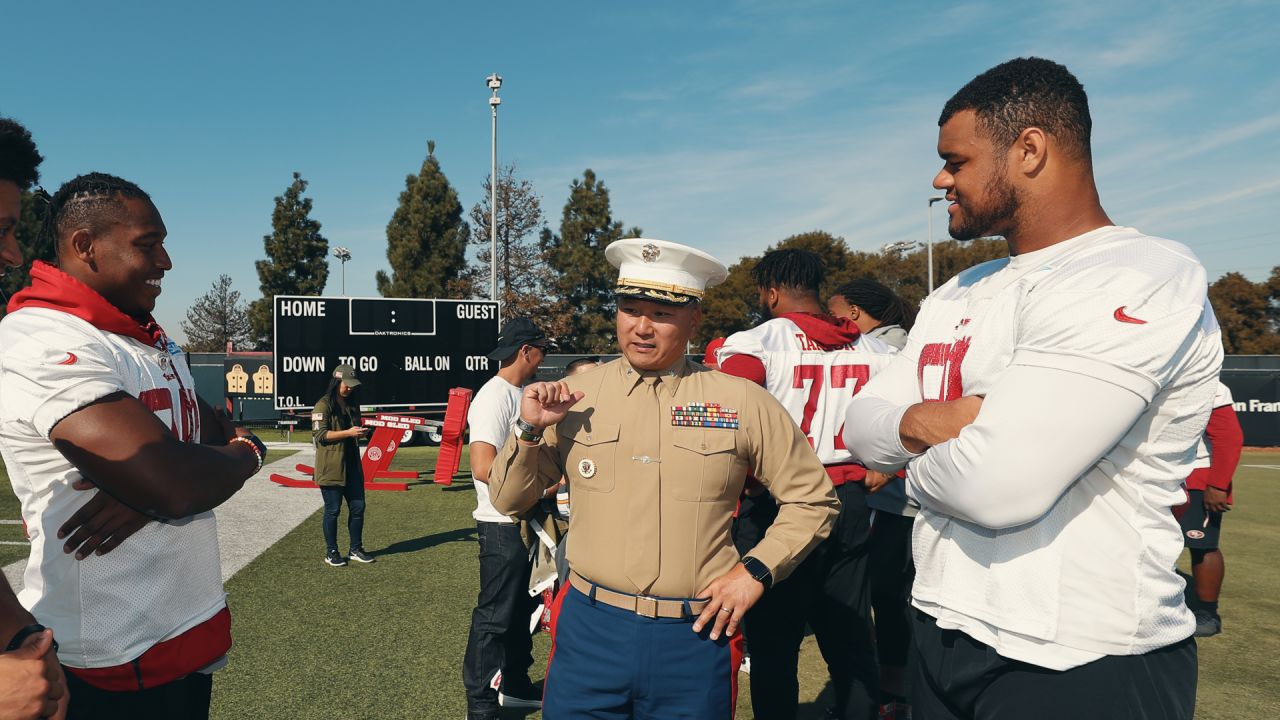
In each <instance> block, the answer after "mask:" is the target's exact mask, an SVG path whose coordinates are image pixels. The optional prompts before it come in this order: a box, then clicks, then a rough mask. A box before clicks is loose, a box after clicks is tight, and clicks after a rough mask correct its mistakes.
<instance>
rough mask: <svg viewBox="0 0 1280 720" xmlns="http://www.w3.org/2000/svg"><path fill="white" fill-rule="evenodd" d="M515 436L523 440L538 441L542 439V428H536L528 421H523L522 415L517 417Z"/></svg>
mask: <svg viewBox="0 0 1280 720" xmlns="http://www.w3.org/2000/svg"><path fill="white" fill-rule="evenodd" d="M516 437H518V438H519V439H520V440H522V441H524V442H531V443H536V442H540V441H541V440H542V429H541V428H536V427H534V426H533V425H531V424H530V423H527V422H525V421H524V418H522V417H517V418H516Z"/></svg>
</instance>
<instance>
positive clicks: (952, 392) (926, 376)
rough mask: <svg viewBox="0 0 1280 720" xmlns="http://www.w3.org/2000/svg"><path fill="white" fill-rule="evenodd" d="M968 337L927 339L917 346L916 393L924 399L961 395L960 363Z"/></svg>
mask: <svg viewBox="0 0 1280 720" xmlns="http://www.w3.org/2000/svg"><path fill="white" fill-rule="evenodd" d="M969 340H970V338H963V339H961V340H957V341H955V342H953V343H929V344H928V345H925V346H924V348H922V349H921V350H920V363H919V367H918V368H917V373H918V377H919V379H920V396H921V397H922V398H924V401H925V402H942V401H944V400H958V399H959V398H960V397H961V396H963V395H964V383H962V382H961V379H960V364H961V363H963V362H964V355H965V353H967V352H969Z"/></svg>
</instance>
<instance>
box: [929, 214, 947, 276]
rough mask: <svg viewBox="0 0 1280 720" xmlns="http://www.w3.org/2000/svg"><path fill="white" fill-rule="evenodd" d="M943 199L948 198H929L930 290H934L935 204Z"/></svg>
mask: <svg viewBox="0 0 1280 720" xmlns="http://www.w3.org/2000/svg"><path fill="white" fill-rule="evenodd" d="M943 200H946V198H943V197H931V198H929V208H928V212H929V237H928V238H926V240H927V241H928V246H929V251H928V252H927V253H926V255H927V256H928V262H929V292H933V204H934V203H936V202H942V201H943Z"/></svg>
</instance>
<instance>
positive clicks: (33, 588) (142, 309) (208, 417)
mask: <svg viewBox="0 0 1280 720" xmlns="http://www.w3.org/2000/svg"><path fill="white" fill-rule="evenodd" d="M48 213H49V214H48V219H47V221H46V223H47V224H46V230H47V231H48V232H50V233H51V234H52V239H53V242H54V248H55V250H56V253H57V265H56V266H55V265H52V264H49V263H44V262H40V261H37V262H35V263H34V264H33V265H32V268H31V281H32V282H31V286H30V287H28V288H26V289H24V290H22V291H21V292H19V293H17V294H15V295H14V297H13V299H12V300H11V301H10V303H9V313H8V315H6V316H5V318H4V320H3V321H0V452H2V453H3V456H4V462H5V465H6V466H7V468H8V471H9V478H10V481H11V482H12V484H13V489H14V492H15V494H16V495H17V496H18V499H19V500H20V501H21V503H22V515H23V519H24V520H25V521H26V524H27V527H28V531H29V533H30V536H31V556H30V558H29V559H28V562H27V569H26V574H25V576H24V588H23V590H22V592H21V593H20V594H19V598H20V599H21V601H22V602H23V604H24V605H26V607H28V608H29V609H30V610H31V612H32V614H33V615H35V616H36V617H37V618H39V619H40V622H41V623H43V624H47V625H49V626H50V627H51V628H53V630H54V632H55V633H56V636H57V638H58V642H59V643H60V645H61V649H60V659H61V661H62V664H63V666H64V669H65V670H66V671H67V672H66V674H67V682H68V686H69V690H70V707H69V709H68V715H67V716H68V717H70V718H82V717H83V718H88V717H93V718H173V717H183V718H201V717H207V715H208V708H209V698H210V690H211V688H212V675H211V674H210V673H212V671H213V670H214V669H216V668H218V667H220V666H221V665H222V664H223V663H224V662H225V660H224V658H225V655H226V652H227V650H228V649H229V647H230V645H231V619H230V613H229V612H228V610H227V605H226V593H225V592H224V591H223V588H222V575H221V566H220V563H219V556H218V536H217V525H216V523H215V521H214V518H213V513H212V512H210V511H211V510H212V509H213V508H214V507H216V506H218V505H219V504H221V503H222V502H223V501H224V500H226V499H227V498H228V497H230V496H231V495H232V494H233V493H235V492H236V491H237V490H239V489H240V487H241V486H242V485H243V484H244V481H245V480H246V479H247V478H249V477H250V476H251V475H253V474H254V473H255V472H256V471H257V470H259V469H261V467H262V459H263V457H264V455H265V447H264V446H263V445H262V443H261V442H260V441H259V440H258V439H257V438H255V437H253V436H252V435H250V434H248V433H246V432H244V431H242V430H238V429H233V428H232V427H231V426H230V425H229V424H228V423H227V422H226V421H225V419H223V418H219V417H217V416H215V414H214V413H213V411H212V409H210V408H209V406H208V405H207V404H204V403H203V402H200V401H199V400H198V399H197V397H196V394H195V385H194V382H193V381H192V377H191V371H190V370H189V369H188V368H187V364H186V358H185V356H184V355H183V352H182V350H181V348H179V347H178V346H177V345H176V344H175V343H174V342H173V341H172V340H170V339H169V338H168V336H167V335H165V333H164V331H163V330H162V329H161V328H160V326H159V325H157V324H156V323H155V321H154V319H153V318H152V317H151V311H152V310H153V309H154V308H155V303H156V298H157V297H158V296H159V295H160V291H161V284H162V278H163V277H164V275H165V272H166V271H167V270H168V269H169V268H170V267H171V263H170V260H169V255H168V253H167V252H166V250H165V247H164V240H165V236H166V234H167V231H166V229H165V226H164V221H163V220H162V219H161V217H160V213H159V212H158V211H157V210H156V208H155V206H154V205H153V204H152V203H151V199H150V197H148V196H147V194H146V193H144V192H143V191H142V190H141V189H139V188H138V187H137V186H136V185H134V184H133V183H130V182H128V181H126V180H122V179H120V178H117V177H113V176H110V175H104V174H101V173H93V174H89V175H84V176H80V177H77V178H75V179H73V180H70V181H68V182H67V183H66V184H64V185H63V186H62V188H61V189H59V190H58V192H57V193H56V194H55V195H54V196H53V198H52V200H51V201H50V205H49V209H48ZM85 488H89V489H85ZM153 519H159V520H162V521H163V522H153ZM125 538H128V539H127V540H126V541H125V542H124V543H123V544H121V541H122V540H125ZM72 553H74V555H73V554H72Z"/></svg>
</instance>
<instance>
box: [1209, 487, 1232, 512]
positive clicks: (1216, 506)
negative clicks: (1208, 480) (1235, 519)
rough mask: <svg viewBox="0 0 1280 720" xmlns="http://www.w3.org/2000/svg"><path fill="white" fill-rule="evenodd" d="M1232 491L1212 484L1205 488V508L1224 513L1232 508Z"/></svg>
mask: <svg viewBox="0 0 1280 720" xmlns="http://www.w3.org/2000/svg"><path fill="white" fill-rule="evenodd" d="M1230 495H1231V494H1230V493H1229V492H1227V491H1226V490H1219V489H1218V488H1216V487H1213V486H1212V485H1210V486H1208V487H1206V488H1205V489H1204V509H1205V510H1209V511H1211V512H1216V513H1224V512H1227V511H1228V510H1230V509H1231V501H1230V500H1228V499H1227V498H1229V497H1230Z"/></svg>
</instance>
